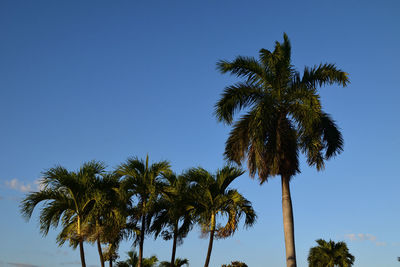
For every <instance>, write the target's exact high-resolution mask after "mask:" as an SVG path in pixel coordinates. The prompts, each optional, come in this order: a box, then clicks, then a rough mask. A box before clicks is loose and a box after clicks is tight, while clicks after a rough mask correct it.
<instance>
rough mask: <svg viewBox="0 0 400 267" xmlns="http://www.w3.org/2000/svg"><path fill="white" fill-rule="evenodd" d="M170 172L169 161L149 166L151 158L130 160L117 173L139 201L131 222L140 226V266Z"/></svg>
mask: <svg viewBox="0 0 400 267" xmlns="http://www.w3.org/2000/svg"><path fill="white" fill-rule="evenodd" d="M169 172H170V164H169V162H167V161H160V162H156V163H153V164H151V165H149V157H148V156H146V160H140V159H138V158H129V159H128V160H127V161H126V162H125V163H123V164H121V165H120V166H119V167H118V168H117V170H116V173H117V174H119V175H121V176H123V179H124V180H123V187H124V188H125V189H124V190H126V191H127V192H128V193H129V194H130V195H131V196H132V198H135V199H136V200H137V203H136V205H134V206H133V208H132V209H131V214H130V216H131V220H132V221H133V223H134V224H136V223H139V224H140V231H139V232H138V233H139V234H138V235H137V242H138V243H139V262H138V266H139V267H143V264H142V263H143V243H144V238H145V233H146V232H149V226H150V223H151V219H152V216H153V214H152V213H151V211H152V209H153V204H154V203H155V202H156V201H157V199H158V198H159V193H160V190H161V188H162V187H163V186H164V183H163V174H167V173H169Z"/></svg>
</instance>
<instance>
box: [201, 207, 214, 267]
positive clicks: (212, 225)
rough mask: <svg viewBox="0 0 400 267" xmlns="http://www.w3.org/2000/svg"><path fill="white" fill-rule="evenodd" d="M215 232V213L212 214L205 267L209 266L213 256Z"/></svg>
mask: <svg viewBox="0 0 400 267" xmlns="http://www.w3.org/2000/svg"><path fill="white" fill-rule="evenodd" d="M214 232H215V214H211V227H210V242H209V243H208V251H207V258H206V262H205V263H204V267H208V264H209V263H210V258H211V251H212V246H213V241H214Z"/></svg>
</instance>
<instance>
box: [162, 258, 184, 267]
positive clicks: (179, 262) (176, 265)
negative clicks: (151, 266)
mask: <svg viewBox="0 0 400 267" xmlns="http://www.w3.org/2000/svg"><path fill="white" fill-rule="evenodd" d="M183 265H185V266H189V260H188V259H181V258H176V259H175V262H174V264H173V265H172V267H182V266H183ZM158 267H171V263H170V262H169V261H162V262H160V264H159V266H158Z"/></svg>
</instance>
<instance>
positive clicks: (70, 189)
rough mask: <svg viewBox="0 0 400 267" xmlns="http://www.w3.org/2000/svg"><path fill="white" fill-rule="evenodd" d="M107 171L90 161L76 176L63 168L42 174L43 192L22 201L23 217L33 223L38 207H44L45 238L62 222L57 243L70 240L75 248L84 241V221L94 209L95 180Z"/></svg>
mask: <svg viewBox="0 0 400 267" xmlns="http://www.w3.org/2000/svg"><path fill="white" fill-rule="evenodd" d="M104 171H105V166H104V164H103V163H100V162H96V161H91V162H87V163H84V164H83V165H82V167H81V168H80V169H79V170H78V171H77V172H72V171H68V170H67V169H65V168H64V167H61V166H57V167H54V168H51V169H49V170H47V171H45V172H43V177H42V179H41V184H42V185H43V189H41V190H40V191H38V192H32V193H29V194H27V196H26V198H25V199H24V200H22V202H21V205H20V208H21V213H22V215H23V216H24V217H25V218H27V219H30V217H31V216H32V212H33V210H34V209H35V207H36V206H37V205H39V204H43V207H42V209H41V210H40V215H39V218H40V220H39V222H40V231H41V232H42V234H43V235H47V233H48V231H49V229H50V227H53V228H57V226H58V224H59V223H60V221H61V222H62V226H63V230H62V232H61V234H60V235H59V237H58V243H59V244H60V245H62V244H63V243H64V242H65V241H66V240H69V241H70V244H71V245H72V246H74V247H76V244H77V241H83V240H84V239H85V231H83V230H84V229H83V227H82V226H83V221H84V220H85V219H86V218H87V217H88V215H89V214H90V212H91V210H92V209H93V207H94V203H95V198H94V195H93V192H94V188H95V184H96V180H97V179H98V176H99V175H101V174H103V173H104Z"/></svg>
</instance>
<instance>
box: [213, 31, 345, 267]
mask: <svg viewBox="0 0 400 267" xmlns="http://www.w3.org/2000/svg"><path fill="white" fill-rule="evenodd" d="M283 39H284V41H283V43H279V42H276V44H275V49H274V51H273V52H270V51H268V50H266V49H261V50H260V59H259V60H256V59H255V58H253V57H242V56H238V57H237V58H236V59H235V60H233V61H223V60H222V61H219V62H218V63H217V66H218V69H219V70H220V71H221V72H222V73H227V72H230V73H231V74H233V75H236V76H237V77H242V78H245V81H244V82H239V83H237V84H235V85H232V86H229V87H227V88H226V89H225V91H224V93H223V94H222V96H221V99H220V100H219V101H218V102H217V103H216V105H215V115H216V116H217V118H218V120H219V121H221V122H224V123H226V124H228V125H232V124H233V121H234V115H236V113H237V111H239V110H245V111H246V113H245V114H244V115H243V116H242V117H240V118H239V119H238V120H237V121H236V122H235V123H234V124H233V129H232V130H231V132H230V134H229V137H228V139H227V141H226V146H225V153H224V155H225V157H226V159H227V160H229V161H232V162H235V163H237V164H239V165H240V164H241V163H242V161H244V160H245V159H247V165H248V169H249V173H250V176H251V177H254V176H255V175H256V174H258V178H259V180H260V183H261V184H262V183H264V182H265V181H267V180H268V178H269V177H270V176H275V175H280V176H281V182H282V211H283V225H284V234H285V246H286V264H287V266H290V267H293V266H296V253H295V243H294V225H293V211H292V200H291V197H290V186H289V182H290V180H291V178H292V177H293V176H294V175H295V174H297V173H298V172H300V170H299V157H298V152H299V150H301V151H302V152H303V153H304V154H305V156H306V158H307V163H308V164H309V165H310V166H316V168H317V170H321V169H323V168H324V161H325V160H326V159H329V158H331V157H332V156H335V155H336V154H338V153H340V152H341V151H342V149H343V139H342V135H341V133H340V131H339V130H338V128H337V126H336V124H335V122H334V121H333V120H332V119H331V117H330V116H329V115H328V114H327V113H325V112H324V111H322V109H321V103H320V100H319V95H318V92H317V87H318V86H322V85H325V84H335V83H337V84H339V85H342V86H346V85H347V84H348V83H349V80H348V77H347V73H345V72H343V71H341V70H339V69H337V68H336V67H335V65H333V64H320V65H319V66H314V67H312V68H309V67H305V69H304V72H303V75H302V76H301V75H300V73H299V72H298V71H296V70H295V69H294V67H293V65H292V64H291V59H290V57H291V45H290V42H289V39H288V37H287V35H286V34H284V35H283Z"/></svg>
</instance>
